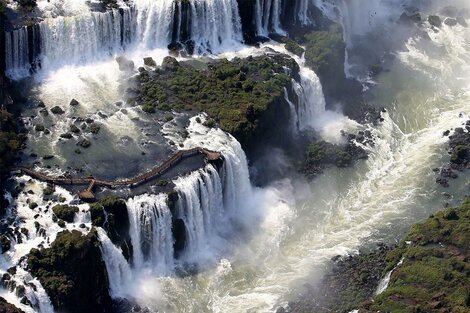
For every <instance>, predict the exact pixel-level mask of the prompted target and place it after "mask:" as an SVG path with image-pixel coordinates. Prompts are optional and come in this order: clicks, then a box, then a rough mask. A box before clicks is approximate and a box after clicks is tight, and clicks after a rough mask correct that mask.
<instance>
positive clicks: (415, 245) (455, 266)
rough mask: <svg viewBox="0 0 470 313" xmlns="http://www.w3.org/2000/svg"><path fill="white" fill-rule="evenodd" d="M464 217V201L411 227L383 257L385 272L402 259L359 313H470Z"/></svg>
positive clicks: (469, 228)
mask: <svg viewBox="0 0 470 313" xmlns="http://www.w3.org/2000/svg"><path fill="white" fill-rule="evenodd" d="M469 217H470V199H469V198H467V199H466V200H465V202H464V203H463V204H462V205H461V206H459V207H456V208H451V209H447V210H445V211H442V212H438V213H436V214H434V215H431V217H430V218H428V220H427V221H425V222H424V223H422V224H417V225H415V226H413V227H412V229H411V231H410V233H409V234H408V236H407V237H406V238H405V240H404V241H403V242H402V243H401V244H400V246H399V247H397V248H395V249H393V250H392V251H390V252H389V253H388V255H387V259H388V267H387V270H390V269H392V268H393V267H394V266H395V265H396V264H397V263H398V260H400V259H403V262H402V264H401V265H399V266H398V267H397V268H396V269H395V270H394V271H393V273H392V276H391V278H390V284H389V286H388V288H387V289H386V290H385V291H384V292H383V293H382V294H380V295H378V296H376V297H375V298H374V302H369V303H366V304H364V305H363V309H362V310H360V312H377V311H380V312H469V311H470V292H469V281H468V274H469V273H470V264H469V263H468V260H469V258H470V219H469ZM406 242H408V243H409V244H406Z"/></svg>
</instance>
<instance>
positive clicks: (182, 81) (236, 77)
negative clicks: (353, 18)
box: [129, 55, 299, 147]
mask: <svg viewBox="0 0 470 313" xmlns="http://www.w3.org/2000/svg"><path fill="white" fill-rule="evenodd" d="M201 67H202V68H203V69H202V70H201V69H200V68H196V67H195V66H192V65H191V64H190V63H188V62H178V61H177V60H175V59H174V58H172V57H167V58H165V60H164V61H163V65H162V67H161V68H158V69H157V70H156V71H155V72H148V71H145V72H142V73H140V74H139V75H138V76H136V77H135V78H134V83H135V85H136V86H138V88H137V89H138V93H137V96H136V97H135V98H133V99H134V100H136V101H137V103H139V104H140V105H141V106H142V109H143V110H144V111H145V112H148V113H153V112H156V110H162V111H170V110H173V111H183V110H185V109H187V108H195V109H197V111H204V112H207V113H208V114H209V116H210V117H211V118H213V119H214V120H215V121H216V122H217V123H218V125H220V127H221V128H222V129H223V130H225V131H227V132H229V133H231V134H233V135H234V136H235V137H236V138H237V139H238V140H239V141H240V142H241V143H242V145H244V147H247V146H249V145H250V144H252V143H253V142H254V137H255V133H258V134H259V133H262V131H261V130H263V129H264V128H270V130H271V131H272V132H273V133H275V132H276V130H273V127H272V126H273V123H274V122H275V121H278V122H280V123H282V121H288V119H289V115H290V110H289V107H288V104H287V103H286V102H285V100H284V88H285V87H288V86H290V84H291V80H292V78H297V79H298V73H299V68H298V65H297V63H296V62H295V61H294V60H293V59H292V58H290V57H288V56H285V55H270V56H267V55H266V56H260V57H248V58H246V59H238V58H235V59H234V60H232V61H227V60H218V61H212V62H210V63H208V64H206V65H204V66H201ZM285 68H290V69H291V73H290V75H289V74H288V73H287V72H286V70H285ZM130 96H131V97H133V95H130ZM129 100H130V101H131V100H132V99H129ZM269 110H273V114H272V115H271V116H270V120H267V119H266V120H263V116H265V115H266V114H265V113H266V111H269ZM275 114H280V115H282V118H280V119H272V117H273V115H275ZM263 123H264V124H263ZM277 129H279V127H278V128H277ZM281 129H282V128H281ZM284 135H285V133H284ZM272 137H273V136H272ZM274 137H275V136H274Z"/></svg>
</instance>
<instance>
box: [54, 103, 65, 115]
mask: <svg viewBox="0 0 470 313" xmlns="http://www.w3.org/2000/svg"><path fill="white" fill-rule="evenodd" d="M51 112H52V113H53V114H59V115H60V114H64V113H65V111H64V110H63V109H62V108H61V107H59V106H57V105H56V106H55V107H53V108H52V109H51Z"/></svg>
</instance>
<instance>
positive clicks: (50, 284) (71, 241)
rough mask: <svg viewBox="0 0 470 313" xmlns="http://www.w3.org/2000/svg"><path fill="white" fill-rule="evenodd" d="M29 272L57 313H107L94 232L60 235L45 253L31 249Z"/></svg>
mask: <svg viewBox="0 0 470 313" xmlns="http://www.w3.org/2000/svg"><path fill="white" fill-rule="evenodd" d="M27 264H28V269H29V271H30V272H31V274H32V275H33V276H35V277H37V278H38V279H39V281H40V282H41V284H42V286H43V287H44V289H45V290H46V292H47V294H48V295H49V297H50V299H51V302H52V304H53V306H54V308H55V309H56V310H57V311H59V312H70V313H81V312H96V313H98V312H107V311H108V308H109V307H110V305H111V298H110V296H109V292H108V285H109V284H108V276H107V272H106V266H105V264H104V262H103V260H102V256H101V250H100V242H99V240H98V235H97V233H96V231H95V230H93V229H92V230H91V231H90V232H89V233H88V235H83V234H82V233H81V232H79V231H76V230H73V231H63V232H61V233H59V234H58V235H57V238H56V240H55V241H54V242H53V243H52V244H51V247H50V248H47V249H41V250H38V249H31V252H30V254H29V255H28V256H27Z"/></svg>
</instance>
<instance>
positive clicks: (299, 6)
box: [295, 0, 313, 26]
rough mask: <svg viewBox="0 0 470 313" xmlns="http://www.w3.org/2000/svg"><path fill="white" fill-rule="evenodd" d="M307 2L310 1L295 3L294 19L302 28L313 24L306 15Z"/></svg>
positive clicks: (303, 0)
mask: <svg viewBox="0 0 470 313" xmlns="http://www.w3.org/2000/svg"><path fill="white" fill-rule="evenodd" d="M309 1H310V0H297V1H296V3H295V12H296V17H295V18H296V19H297V22H299V23H300V25H302V26H308V25H311V24H312V22H313V21H312V20H311V19H310V17H309V15H308V6H309Z"/></svg>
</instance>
